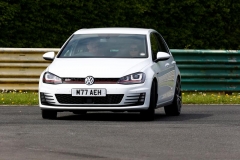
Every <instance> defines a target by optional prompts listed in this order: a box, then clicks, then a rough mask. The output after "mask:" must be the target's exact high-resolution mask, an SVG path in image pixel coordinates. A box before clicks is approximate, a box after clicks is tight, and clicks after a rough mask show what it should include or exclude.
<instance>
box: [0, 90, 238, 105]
mask: <svg viewBox="0 0 240 160" xmlns="http://www.w3.org/2000/svg"><path fill="white" fill-rule="evenodd" d="M182 101H183V104H240V93H238V92H234V93H232V94H231V95H229V94H225V93H223V92H211V93H210V92H182ZM38 103H39V102H38V92H36V91H35V92H33V91H16V90H13V91H6V90H4V91H3V90H2V91H0V105H38Z"/></svg>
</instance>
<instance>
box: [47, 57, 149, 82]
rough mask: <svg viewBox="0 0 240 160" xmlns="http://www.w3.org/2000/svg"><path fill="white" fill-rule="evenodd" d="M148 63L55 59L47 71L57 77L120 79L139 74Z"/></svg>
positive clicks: (135, 60)
mask: <svg viewBox="0 0 240 160" xmlns="http://www.w3.org/2000/svg"><path fill="white" fill-rule="evenodd" d="M149 63H150V62H149V60H148V59H120V58H117V59H115V58H106V59H105V58H74V59H71V58H68V59H67V58H55V59H54V61H53V62H52V63H51V64H50V65H49V67H48V71H49V72H51V73H53V74H55V75H57V76H59V77H87V76H93V77H99V78H110V77H113V78H120V77H122V76H125V75H128V74H131V73H135V72H140V71H141V69H143V68H144V67H145V66H147V65H148V64H149Z"/></svg>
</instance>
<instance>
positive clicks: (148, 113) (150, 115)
mask: <svg viewBox="0 0 240 160" xmlns="http://www.w3.org/2000/svg"><path fill="white" fill-rule="evenodd" d="M156 96H157V90H156V83H155V82H152V87H151V93H150V103H149V107H148V109H147V110H144V111H141V112H140V114H141V117H142V119H143V120H146V121H153V120H154V119H155V108H156V105H157V97H156Z"/></svg>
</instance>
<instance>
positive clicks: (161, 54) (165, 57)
mask: <svg viewBox="0 0 240 160" xmlns="http://www.w3.org/2000/svg"><path fill="white" fill-rule="evenodd" d="M170 57H171V56H170V54H168V53H166V52H158V53H157V59H156V60H154V62H158V61H165V60H168V59H169V58H170Z"/></svg>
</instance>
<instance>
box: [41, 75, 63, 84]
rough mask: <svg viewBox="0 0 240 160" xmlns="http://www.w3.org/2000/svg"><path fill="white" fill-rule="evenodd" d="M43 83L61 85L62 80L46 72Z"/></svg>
mask: <svg viewBox="0 0 240 160" xmlns="http://www.w3.org/2000/svg"><path fill="white" fill-rule="evenodd" d="M43 83H49V84H60V83H62V79H61V78H60V77H58V76H56V75H54V74H52V73H49V72H46V73H44V75H43Z"/></svg>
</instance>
